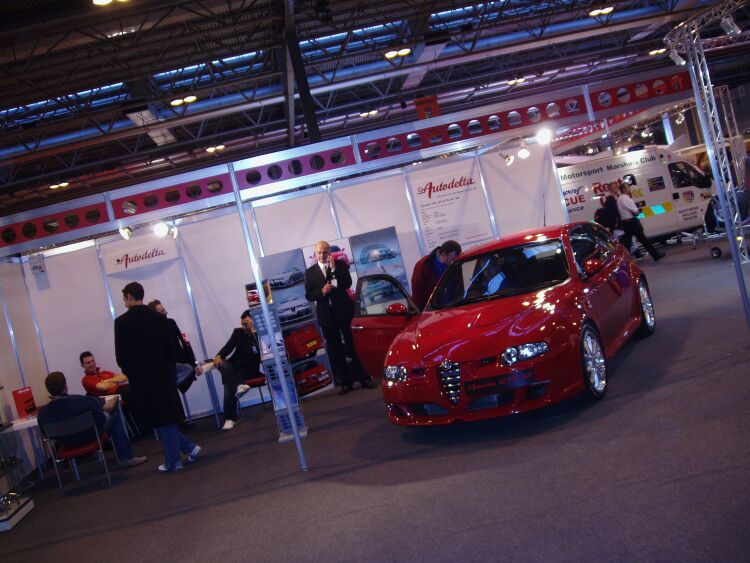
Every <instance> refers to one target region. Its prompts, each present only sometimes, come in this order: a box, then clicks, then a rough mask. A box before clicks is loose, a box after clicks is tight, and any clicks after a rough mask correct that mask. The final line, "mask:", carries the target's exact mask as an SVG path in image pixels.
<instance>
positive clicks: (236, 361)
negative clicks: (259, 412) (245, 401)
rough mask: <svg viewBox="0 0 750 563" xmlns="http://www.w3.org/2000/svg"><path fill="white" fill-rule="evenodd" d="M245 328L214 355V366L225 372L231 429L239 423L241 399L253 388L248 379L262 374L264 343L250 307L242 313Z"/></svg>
mask: <svg viewBox="0 0 750 563" xmlns="http://www.w3.org/2000/svg"><path fill="white" fill-rule="evenodd" d="M240 324H241V325H242V327H241V328H235V329H234V330H233V331H232V335H231V336H230V337H229V340H227V343H226V344H224V346H223V347H222V349H221V350H219V353H218V354H216V357H215V358H214V367H216V368H217V369H218V370H219V372H220V373H221V382H222V383H223V384H224V426H222V427H221V429H222V430H231V429H232V428H234V427H235V425H236V424H237V399H239V398H240V397H241V396H242V395H244V394H245V393H247V391H248V390H249V389H250V387H249V386H247V385H245V381H246V380H248V379H252V378H255V377H260V376H261V373H260V343H259V342H258V333H257V332H256V331H255V325H254V324H253V318H252V317H251V316H250V309H247V310H245V311H244V312H243V313H242V315H241V316H240Z"/></svg>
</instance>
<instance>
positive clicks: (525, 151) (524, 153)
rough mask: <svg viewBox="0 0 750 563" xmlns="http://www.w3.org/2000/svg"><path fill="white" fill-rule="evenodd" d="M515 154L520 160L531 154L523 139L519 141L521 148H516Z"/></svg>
mask: <svg viewBox="0 0 750 563" xmlns="http://www.w3.org/2000/svg"><path fill="white" fill-rule="evenodd" d="M516 154H517V155H518V158H520V159H521V160H523V159H526V158H529V156H531V153H530V152H529V149H527V148H526V143H525V142H524V141H521V148H520V149H518V152H517V153H516Z"/></svg>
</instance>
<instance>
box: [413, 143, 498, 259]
mask: <svg viewBox="0 0 750 563" xmlns="http://www.w3.org/2000/svg"><path fill="white" fill-rule="evenodd" d="M408 179H409V188H410V189H411V193H412V198H413V200H414V205H415V207H416V212H417V220H418V221H419V226H420V230H421V233H422V240H423V242H424V245H425V250H426V251H428V252H429V251H431V250H432V249H433V248H435V247H437V246H440V245H441V244H442V243H444V242H445V241H446V240H455V241H458V242H459V243H460V244H462V245H468V246H470V245H474V244H476V243H479V242H482V241H485V240H489V239H492V238H493V235H492V224H491V222H490V216H489V213H488V211H487V200H486V198H485V196H484V192H483V190H482V183H481V179H480V174H479V164H478V161H477V159H476V158H467V159H463V160H458V161H455V162H448V163H446V164H440V165H435V166H427V167H425V168H422V169H419V170H414V171H410V172H409V173H408Z"/></svg>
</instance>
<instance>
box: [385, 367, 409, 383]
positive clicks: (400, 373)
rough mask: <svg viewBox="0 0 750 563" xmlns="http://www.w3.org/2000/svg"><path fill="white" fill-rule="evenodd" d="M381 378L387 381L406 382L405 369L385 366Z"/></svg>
mask: <svg viewBox="0 0 750 563" xmlns="http://www.w3.org/2000/svg"><path fill="white" fill-rule="evenodd" d="M383 377H385V378H386V379H387V380H389V381H401V382H403V381H406V368H405V367H404V366H385V369H384V370H383Z"/></svg>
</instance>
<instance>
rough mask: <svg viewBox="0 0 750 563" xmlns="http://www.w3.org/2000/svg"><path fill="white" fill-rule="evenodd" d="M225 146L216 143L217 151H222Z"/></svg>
mask: <svg viewBox="0 0 750 563" xmlns="http://www.w3.org/2000/svg"><path fill="white" fill-rule="evenodd" d="M225 148H226V147H225V146H224V145H216V150H217V151H223V150H224V149H225Z"/></svg>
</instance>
